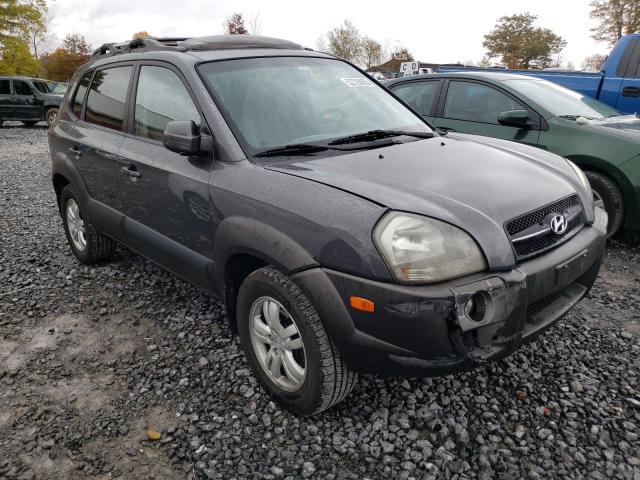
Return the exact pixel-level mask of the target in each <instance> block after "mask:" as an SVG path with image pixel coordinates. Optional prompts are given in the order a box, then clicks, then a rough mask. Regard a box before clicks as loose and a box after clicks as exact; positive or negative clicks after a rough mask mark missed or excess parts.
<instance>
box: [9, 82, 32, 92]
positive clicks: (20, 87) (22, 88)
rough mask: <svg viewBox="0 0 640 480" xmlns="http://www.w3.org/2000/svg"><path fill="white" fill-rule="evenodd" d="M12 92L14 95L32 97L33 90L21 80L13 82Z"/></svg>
mask: <svg viewBox="0 0 640 480" xmlns="http://www.w3.org/2000/svg"><path fill="white" fill-rule="evenodd" d="M13 90H14V91H15V92H16V95H33V90H32V89H31V87H30V86H29V84H28V83H27V82H23V81H21V80H14V81H13Z"/></svg>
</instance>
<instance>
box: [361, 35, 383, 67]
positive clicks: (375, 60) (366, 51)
mask: <svg viewBox="0 0 640 480" xmlns="http://www.w3.org/2000/svg"><path fill="white" fill-rule="evenodd" d="M360 43H361V47H360V49H361V52H360V53H361V61H362V64H363V65H364V66H365V67H366V69H367V70H369V69H371V67H373V66H376V65H380V64H381V63H382V45H380V43H378V42H376V41H375V40H374V39H373V38H371V37H363V38H362V41H361V42H360Z"/></svg>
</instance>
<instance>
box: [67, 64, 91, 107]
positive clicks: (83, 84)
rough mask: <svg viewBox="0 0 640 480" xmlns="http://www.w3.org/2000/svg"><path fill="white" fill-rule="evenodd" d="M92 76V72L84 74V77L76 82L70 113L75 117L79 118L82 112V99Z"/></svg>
mask: <svg viewBox="0 0 640 480" xmlns="http://www.w3.org/2000/svg"><path fill="white" fill-rule="evenodd" d="M92 75H93V70H91V71H90V72H87V73H85V74H84V76H83V77H82V78H81V79H80V82H78V88H76V94H75V95H74V97H73V102H72V104H71V111H72V112H73V114H74V115H75V116H76V117H78V118H79V117H80V113H81V112H82V104H83V103H84V97H85V96H86V95H87V89H88V88H89V83H90V82H91V76H92Z"/></svg>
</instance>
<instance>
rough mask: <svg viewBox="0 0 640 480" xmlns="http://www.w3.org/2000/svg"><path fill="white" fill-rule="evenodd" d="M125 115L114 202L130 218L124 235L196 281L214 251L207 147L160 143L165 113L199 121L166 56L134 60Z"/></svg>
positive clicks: (200, 280) (167, 117) (200, 279)
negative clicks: (185, 150) (185, 148)
mask: <svg viewBox="0 0 640 480" xmlns="http://www.w3.org/2000/svg"><path fill="white" fill-rule="evenodd" d="M129 116H130V118H131V122H130V127H129V132H128V134H127V136H126V138H125V140H124V143H123V146H122V150H121V154H120V157H121V158H120V161H119V172H118V173H119V178H120V180H119V184H120V189H121V191H122V196H121V197H119V200H120V201H119V203H118V210H120V211H121V212H122V213H124V214H125V215H126V216H127V217H128V219H127V220H129V219H131V220H134V221H135V223H134V222H129V221H127V222H125V225H126V226H125V229H126V230H127V232H126V233H127V237H128V239H129V241H130V242H133V243H134V245H133V248H136V247H137V249H138V250H139V251H140V252H141V253H144V254H145V255H146V256H148V257H149V258H151V259H153V260H156V261H158V262H159V263H161V264H162V265H164V266H165V267H166V268H169V269H170V270H172V271H174V272H176V273H178V274H180V275H182V276H183V277H187V278H188V279H189V280H191V281H193V282H195V283H198V284H202V283H203V281H205V280H204V279H205V278H206V275H205V274H204V271H202V268H201V267H202V265H203V263H204V262H205V260H204V259H205V258H207V259H210V258H212V256H213V242H212V229H211V221H212V212H211V209H210V199H209V189H208V182H209V176H210V172H211V167H212V163H213V160H212V155H207V156H206V157H198V156H193V157H190V156H183V155H180V154H178V153H174V152H172V151H170V150H168V149H167V148H165V147H164V145H163V136H164V129H165V127H166V126H167V124H168V123H169V122H170V121H174V120H192V121H194V122H195V123H196V125H198V126H199V127H200V128H205V127H204V125H203V123H202V120H201V118H202V117H201V115H200V110H199V108H198V106H197V104H196V102H195V101H194V98H193V95H192V94H191V92H190V90H189V88H188V87H187V84H186V82H185V81H184V79H183V77H182V75H181V74H180V71H179V70H178V69H176V68H175V67H174V66H172V65H170V64H168V63H165V62H151V61H149V62H143V63H141V65H140V66H139V71H138V74H137V80H136V84H135V86H134V88H133V89H132V96H131V105H130V107H129ZM144 227H146V228H144ZM172 245H174V246H173V247H172ZM191 252H193V253H195V254H197V255H195V256H194V255H193V254H192V253H191ZM190 261H192V262H193V264H191V265H190V264H189V262H190ZM190 268H191V271H189V269H190ZM206 286H210V285H206Z"/></svg>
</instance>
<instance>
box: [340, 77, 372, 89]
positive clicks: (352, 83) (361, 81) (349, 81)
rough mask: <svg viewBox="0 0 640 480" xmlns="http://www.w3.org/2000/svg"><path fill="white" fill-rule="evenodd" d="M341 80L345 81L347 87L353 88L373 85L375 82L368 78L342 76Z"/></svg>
mask: <svg viewBox="0 0 640 480" xmlns="http://www.w3.org/2000/svg"><path fill="white" fill-rule="evenodd" d="M340 80H342V83H344V84H345V85H346V86H347V87H351V88H356V87H373V83H372V82H370V81H369V80H367V79H366V78H341V79H340Z"/></svg>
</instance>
